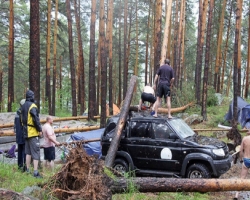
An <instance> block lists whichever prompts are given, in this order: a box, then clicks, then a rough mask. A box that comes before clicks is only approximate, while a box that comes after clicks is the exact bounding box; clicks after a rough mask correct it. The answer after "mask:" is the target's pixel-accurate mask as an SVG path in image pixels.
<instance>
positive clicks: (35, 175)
mask: <svg viewBox="0 0 250 200" xmlns="http://www.w3.org/2000/svg"><path fill="white" fill-rule="evenodd" d="M34 177H35V178H43V177H42V176H41V175H40V174H39V173H38V172H37V174H35V173H34Z"/></svg>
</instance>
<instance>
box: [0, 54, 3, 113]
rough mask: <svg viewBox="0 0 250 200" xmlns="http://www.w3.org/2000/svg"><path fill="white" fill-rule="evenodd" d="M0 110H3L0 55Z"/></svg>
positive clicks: (0, 62) (0, 61)
mask: <svg viewBox="0 0 250 200" xmlns="http://www.w3.org/2000/svg"><path fill="white" fill-rule="evenodd" d="M0 112H3V66H2V59H1V57H0Z"/></svg>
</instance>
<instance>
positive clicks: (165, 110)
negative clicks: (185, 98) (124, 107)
mask: <svg viewBox="0 0 250 200" xmlns="http://www.w3.org/2000/svg"><path fill="white" fill-rule="evenodd" d="M193 104H194V103H193V102H190V103H188V104H187V105H185V106H181V107H178V108H171V113H178V112H182V111H184V110H186V109H187V108H188V107H189V106H192V105H193ZM129 111H135V112H138V106H130V107H129ZM158 112H159V113H163V114H164V113H168V109H167V108H158Z"/></svg>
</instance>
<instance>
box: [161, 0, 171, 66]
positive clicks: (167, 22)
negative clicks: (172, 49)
mask: <svg viewBox="0 0 250 200" xmlns="http://www.w3.org/2000/svg"><path fill="white" fill-rule="evenodd" d="M166 3H167V10H166V12H165V13H166V19H165V28H164V37H163V42H162V47H161V63H162V64H164V60H165V59H166V58H167V57H166V54H167V50H168V37H169V29H170V17H171V13H172V0H168V1H167V0H166Z"/></svg>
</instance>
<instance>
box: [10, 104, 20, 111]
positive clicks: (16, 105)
mask: <svg viewBox="0 0 250 200" xmlns="http://www.w3.org/2000/svg"><path fill="white" fill-rule="evenodd" d="M19 107H20V104H19V103H16V102H14V103H12V105H11V110H12V112H16V111H17V110H18V109H19Z"/></svg>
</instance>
